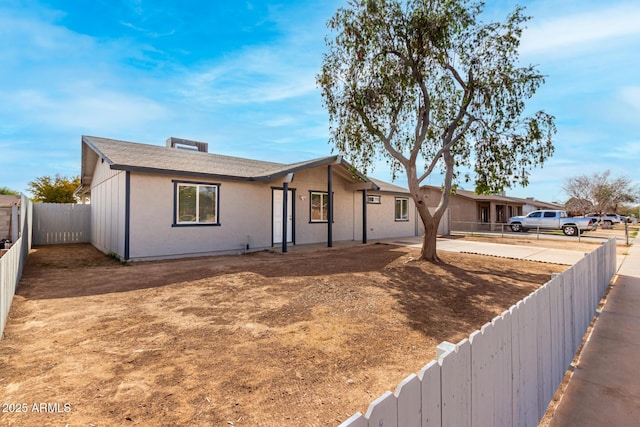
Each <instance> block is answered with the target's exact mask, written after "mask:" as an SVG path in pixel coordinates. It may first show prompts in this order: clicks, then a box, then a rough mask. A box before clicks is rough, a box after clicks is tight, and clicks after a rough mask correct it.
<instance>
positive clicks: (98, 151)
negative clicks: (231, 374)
mask: <svg viewBox="0 0 640 427" xmlns="http://www.w3.org/2000/svg"><path fill="white" fill-rule="evenodd" d="M87 138H100V137H99V136H90V135H82V143H83V144H86V145H87V146H88V147H89V148H91V149H92V150H93V151H95V153H96V154H97V155H98V156H100V158H101V159H104V160H105V161H106V162H107V164H109V165H112V164H113V162H112V161H111V159H109V158H108V157H107V156H105V155H104V153H102V152H101V151H100V150H98V148H97V147H96V146H95V145H94V144H93V143H92V142H91V140H89V139H87ZM101 139H107V138H101ZM112 141H115V139H114V140H112ZM123 142H128V141H123ZM132 144H134V143H132Z"/></svg>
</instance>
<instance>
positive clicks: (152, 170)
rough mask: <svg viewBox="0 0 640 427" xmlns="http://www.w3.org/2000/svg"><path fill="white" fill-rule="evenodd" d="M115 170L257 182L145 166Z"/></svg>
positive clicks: (123, 167) (250, 179) (230, 176)
mask: <svg viewBox="0 0 640 427" xmlns="http://www.w3.org/2000/svg"><path fill="white" fill-rule="evenodd" d="M110 167H111V169H113V170H122V171H129V172H137V173H150V174H156V175H175V176H185V177H192V178H203V179H223V180H228V181H255V179H253V178H249V177H243V176H234V175H220V174H211V173H205V172H189V171H183V170H175V169H173V170H172V169H160V168H148V167H143V166H129V165H114V164H112V165H110Z"/></svg>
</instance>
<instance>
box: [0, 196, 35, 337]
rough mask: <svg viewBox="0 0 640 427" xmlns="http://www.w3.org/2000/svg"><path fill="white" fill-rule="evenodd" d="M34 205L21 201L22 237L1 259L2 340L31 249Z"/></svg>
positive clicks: (0, 318) (23, 199) (0, 321)
mask: <svg viewBox="0 0 640 427" xmlns="http://www.w3.org/2000/svg"><path fill="white" fill-rule="evenodd" d="M31 218H32V204H31V202H30V201H29V199H27V198H26V197H25V196H22V198H21V200H20V237H19V238H18V239H17V240H16V241H15V242H14V243H13V246H11V249H9V251H8V252H7V253H6V254H4V256H2V258H0V339H1V338H2V333H3V331H4V326H5V325H6V323H7V317H8V316H9V309H10V308H11V301H12V300H13V296H14V294H15V293H16V288H17V287H18V282H19V281H20V277H21V276H22V268H23V267H24V263H25V261H26V259H27V255H28V254H29V249H31Z"/></svg>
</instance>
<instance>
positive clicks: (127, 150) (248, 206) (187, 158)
mask: <svg viewBox="0 0 640 427" xmlns="http://www.w3.org/2000/svg"><path fill="white" fill-rule="evenodd" d="M183 148H184V149H183ZM207 151H208V145H207V144H206V143H201V142H195V141H189V140H184V139H179V138H169V139H168V140H167V142H166V146H165V147H163V146H155V145H147V144H139V143H132V142H125V141H117V140H112V139H106V138H98V137H92V136H83V137H82V170H81V187H80V188H79V189H78V191H77V192H76V194H77V195H78V196H80V197H86V196H90V198H91V242H92V244H93V245H94V246H96V247H97V248H98V249H100V250H101V251H103V252H105V253H113V254H116V255H117V256H118V257H119V258H121V259H123V260H134V261H135V260H152V259H164V258H176V257H187V256H203V255H214V254H224V253H238V252H241V251H247V250H249V251H254V250H262V249H267V248H273V247H277V248H280V247H282V250H283V251H286V250H287V248H288V246H289V245H299V244H308V243H326V244H327V245H328V246H331V245H332V244H333V242H334V241H341V240H351V241H362V242H366V241H367V239H374V238H383V237H410V236H411V237H413V236H416V235H417V233H419V232H420V229H419V227H417V226H416V215H415V213H416V212H415V206H414V204H413V200H411V198H410V197H409V194H408V191H407V190H406V189H403V188H401V187H398V186H394V185H392V184H387V183H383V182H382V181H377V180H371V179H367V178H366V177H364V176H362V175H361V174H359V173H358V172H357V171H355V170H354V168H353V167H352V166H351V165H350V164H349V163H347V162H346V161H344V159H343V158H342V157H341V156H330V157H324V158H320V159H315V160H309V161H305V162H300V163H294V164H279V163H272V162H264V161H258V160H249V159H241V158H236V157H229V156H222V155H216V154H210V153H208V152H207ZM329 195H332V196H333V197H329ZM331 216H333V221H330V217H331ZM284 218H286V220H284Z"/></svg>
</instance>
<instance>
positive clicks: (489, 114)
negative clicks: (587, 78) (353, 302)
mask: <svg viewBox="0 0 640 427" xmlns="http://www.w3.org/2000/svg"><path fill="white" fill-rule="evenodd" d="M482 11H483V4H482V3H475V2H472V1H469V0H405V1H401V0H351V1H349V4H348V7H346V8H341V9H338V11H337V12H336V14H335V15H334V16H333V17H332V18H331V19H330V20H329V22H328V26H329V27H330V28H331V30H333V32H334V35H333V37H328V38H327V46H328V52H327V53H325V55H324V59H323V65H322V70H321V72H320V74H319V75H318V77H317V80H318V83H319V85H320V86H321V88H322V94H323V100H324V103H325V105H326V107H327V109H328V112H329V118H330V121H331V124H332V127H331V133H332V138H331V140H332V143H333V144H334V145H335V147H336V148H337V149H338V150H339V151H340V152H343V153H345V154H347V155H348V157H349V158H350V159H351V161H352V162H353V163H354V165H355V166H356V167H357V168H360V169H361V170H363V171H364V172H365V173H366V172H367V170H368V168H369V167H370V166H371V164H372V162H373V161H374V160H376V159H377V158H380V157H384V158H386V159H387V160H388V162H389V163H390V165H391V166H392V168H393V171H394V176H395V175H396V174H397V173H399V172H404V173H406V175H407V182H408V186H409V190H410V192H411V197H412V198H413V200H414V201H415V203H416V206H417V210H418V213H419V215H420V218H421V220H422V222H423V223H424V226H425V234H424V238H423V246H422V254H421V258H422V259H425V260H431V261H436V260H437V255H436V233H437V228H438V223H439V222H440V219H441V217H442V215H443V214H444V212H445V210H446V208H447V205H448V202H449V197H450V194H451V192H452V191H454V190H455V185H456V183H457V182H459V180H460V179H463V178H464V179H465V180H469V179H471V176H472V175H475V184H476V191H477V192H479V193H491V192H498V191H501V190H503V189H504V188H505V187H509V186H511V185H514V184H520V185H527V183H528V177H529V171H530V169H531V168H532V167H535V166H539V165H542V164H543V163H544V161H545V160H546V159H547V158H548V157H549V156H551V155H552V153H553V144H552V140H551V139H552V135H553V134H554V132H555V125H554V118H553V117H552V116H550V115H548V114H546V113H544V112H542V111H539V112H534V113H533V114H530V115H525V101H526V100H527V99H528V98H530V97H531V96H532V95H533V94H534V93H535V92H536V90H537V89H538V87H539V86H540V85H541V84H542V83H543V82H544V77H543V75H541V74H540V73H539V72H538V71H537V70H536V68H535V67H534V66H519V65H518V61H519V58H518V46H519V43H520V36H521V32H522V29H523V26H524V23H525V22H526V21H527V20H528V19H529V18H528V17H527V16H524V15H523V10H522V8H520V7H516V8H515V10H514V11H513V12H512V13H511V14H509V15H508V16H507V17H506V19H505V21H504V22H490V23H484V22H482V21H481V19H480V17H481V13H482ZM434 171H440V172H442V173H443V176H444V183H443V188H442V189H443V191H442V197H441V198H440V200H439V202H437V207H436V209H435V210H434V212H433V213H430V212H429V209H428V207H427V206H428V204H429V203H428V202H429V201H428V200H427V191H426V189H425V188H424V187H422V183H423V182H424V181H425V179H426V178H427V177H428V176H429V175H430V174H431V173H433V172H434ZM463 171H467V172H466V173H465V172H463ZM473 172H475V174H474V173H473ZM430 204H431V206H435V205H436V203H434V202H431V203H430Z"/></svg>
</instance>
